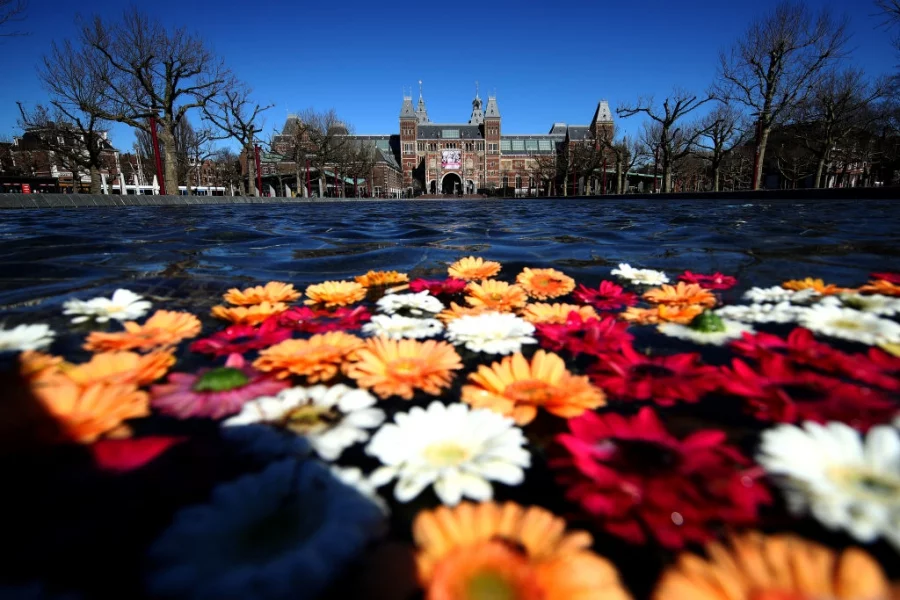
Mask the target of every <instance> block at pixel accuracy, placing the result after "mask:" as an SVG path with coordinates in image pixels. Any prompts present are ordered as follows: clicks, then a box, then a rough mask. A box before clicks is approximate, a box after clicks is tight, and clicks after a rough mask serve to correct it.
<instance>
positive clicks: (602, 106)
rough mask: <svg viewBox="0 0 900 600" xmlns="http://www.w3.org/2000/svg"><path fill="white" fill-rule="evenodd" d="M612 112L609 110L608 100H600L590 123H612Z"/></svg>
mask: <svg viewBox="0 0 900 600" xmlns="http://www.w3.org/2000/svg"><path fill="white" fill-rule="evenodd" d="M612 120H613V118H612V113H611V112H610V110H609V102H607V101H606V100H601V101H600V102H598V103H597V110H596V111H594V118H593V120H592V121H591V123H612Z"/></svg>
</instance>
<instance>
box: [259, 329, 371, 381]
mask: <svg viewBox="0 0 900 600" xmlns="http://www.w3.org/2000/svg"><path fill="white" fill-rule="evenodd" d="M363 346H364V342H363V341H362V340H361V339H360V338H358V337H356V336H355V335H350V334H349V333H344V332H343V331H330V332H328V333H322V334H316V335H314V336H312V337H311V338H309V339H308V340H285V341H283V342H281V343H279V344H275V345H274V346H270V347H269V348H266V349H265V350H261V351H260V353H259V358H257V359H256V361H255V362H254V363H253V366H254V367H256V368H257V369H259V370H260V371H265V372H267V373H269V372H271V373H274V374H275V376H276V377H277V378H279V379H285V378H287V377H290V376H291V375H301V376H304V377H306V380H307V381H308V382H309V383H317V382H319V381H328V380H330V379H331V378H333V377H334V376H335V375H337V372H338V369H339V368H340V367H341V365H342V364H344V363H346V362H347V361H349V360H352V359H353V358H354V357H355V356H356V352H357V351H358V350H359V349H360V348H362V347H363Z"/></svg>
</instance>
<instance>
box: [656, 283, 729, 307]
mask: <svg viewBox="0 0 900 600" xmlns="http://www.w3.org/2000/svg"><path fill="white" fill-rule="evenodd" d="M643 298H644V300H646V301H647V302H652V303H653V304H669V305H671V304H676V305H690V304H698V305H700V306H705V307H707V308H711V307H713V306H715V305H716V297H715V296H714V295H713V294H712V292H710V291H709V290H707V289H705V288H702V287H700V286H699V285H697V284H696V283H685V282H683V281H679V282H678V283H677V284H675V285H663V286H661V287H659V288H656V289H652V290H648V291H646V292H644V296H643Z"/></svg>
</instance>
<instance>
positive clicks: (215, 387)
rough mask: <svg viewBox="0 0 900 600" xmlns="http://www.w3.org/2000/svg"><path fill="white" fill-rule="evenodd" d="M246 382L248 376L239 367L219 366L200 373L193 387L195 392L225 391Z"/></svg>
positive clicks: (248, 379)
mask: <svg viewBox="0 0 900 600" xmlns="http://www.w3.org/2000/svg"><path fill="white" fill-rule="evenodd" d="M248 383H250V378H249V377H247V376H246V375H245V374H244V372H243V371H241V370H240V369H235V368H233V367H219V368H217V369H213V370H212V371H207V372H206V373H204V374H203V375H201V376H200V379H198V380H197V383H195V384H194V388H193V389H194V391H195V392H227V391H229V390H233V389H236V388H239V387H243V386H245V385H247V384H248Z"/></svg>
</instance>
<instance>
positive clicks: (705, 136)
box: [697, 102, 747, 192]
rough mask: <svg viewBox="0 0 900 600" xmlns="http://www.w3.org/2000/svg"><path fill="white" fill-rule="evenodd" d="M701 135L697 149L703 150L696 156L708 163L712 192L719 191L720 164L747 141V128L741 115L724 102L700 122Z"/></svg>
mask: <svg viewBox="0 0 900 600" xmlns="http://www.w3.org/2000/svg"><path fill="white" fill-rule="evenodd" d="M700 130H701V134H700V137H699V139H698V140H697V148H699V149H700V150H703V152H699V153H698V156H699V157H700V158H702V159H704V160H706V161H708V162H709V169H710V171H711V172H712V191H714V192H718V191H719V184H720V181H721V174H722V164H723V163H724V161H725V159H726V158H727V157H728V155H729V154H731V153H732V152H733V151H734V149H735V148H737V147H738V146H740V145H742V144H743V143H744V142H745V141H746V139H747V128H746V127H745V126H744V125H743V124H742V117H741V113H740V112H739V111H738V110H737V109H736V108H735V107H734V106H733V105H730V104H728V103H726V102H720V103H719V104H718V106H716V108H715V109H714V110H713V111H712V112H711V113H709V114H708V115H707V116H706V117H704V118H703V119H702V121H701V122H700Z"/></svg>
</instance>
